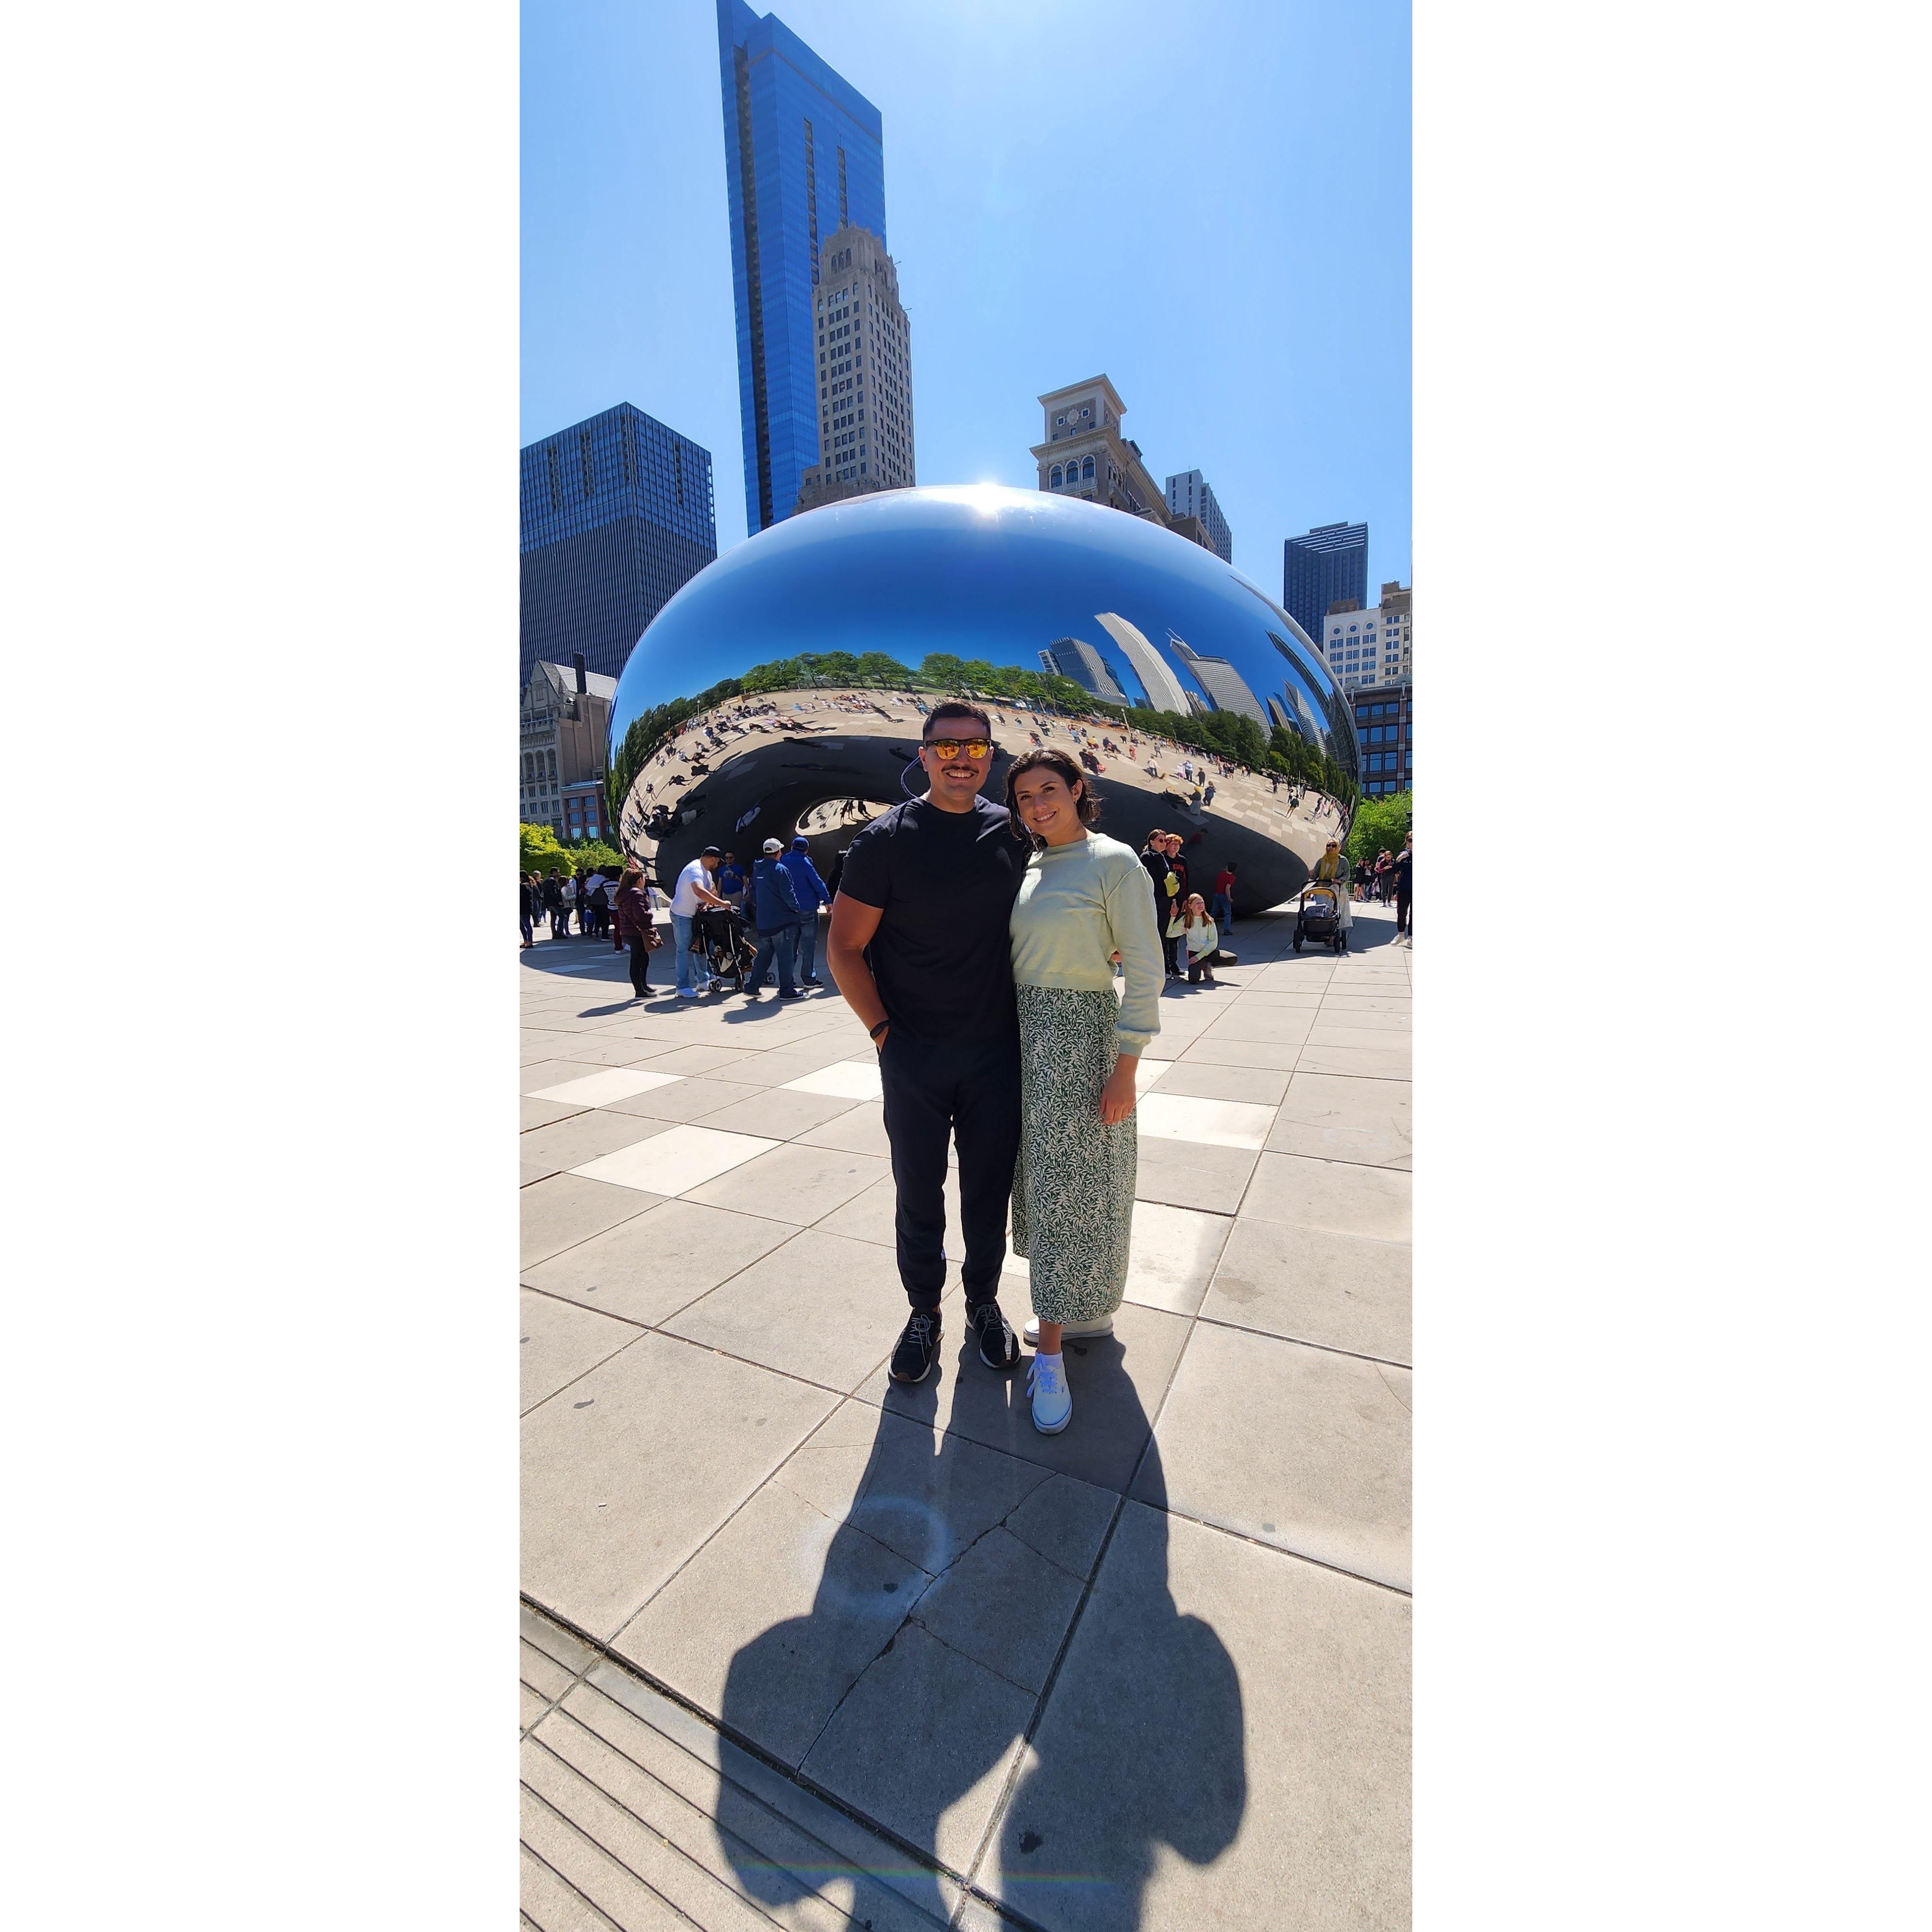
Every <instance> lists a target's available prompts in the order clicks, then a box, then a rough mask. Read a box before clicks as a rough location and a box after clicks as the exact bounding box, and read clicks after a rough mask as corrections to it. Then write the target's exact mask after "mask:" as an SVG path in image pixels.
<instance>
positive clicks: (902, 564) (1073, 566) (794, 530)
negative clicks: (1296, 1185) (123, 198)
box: [609, 484, 1358, 911]
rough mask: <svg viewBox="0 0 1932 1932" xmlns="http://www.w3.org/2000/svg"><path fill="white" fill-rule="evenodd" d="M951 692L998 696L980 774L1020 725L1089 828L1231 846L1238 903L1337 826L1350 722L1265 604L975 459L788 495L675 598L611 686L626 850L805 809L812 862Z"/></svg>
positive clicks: (763, 822) (1260, 894) (829, 850)
mask: <svg viewBox="0 0 1932 1932" xmlns="http://www.w3.org/2000/svg"><path fill="white" fill-rule="evenodd" d="M967 693H970V694H975V695H977V697H978V698H979V699H980V700H981V701H982V702H983V703H984V705H985V707H986V709H987V710H988V711H989V712H990V713H991V714H992V718H993V720H994V725H993V730H994V736H995V739H996V740H997V741H998V748H997V750H996V751H995V757H994V769H993V773H992V777H991V778H989V780H988V781H987V784H986V794H987V796H989V797H991V798H993V799H1003V798H1004V795H1005V785H1006V770H1007V766H1008V764H1009V763H1010V762H1011V760H1012V759H1013V757H1014V756H1015V755H1016V754H1018V753H1019V752H1020V751H1024V750H1026V749H1028V748H1031V745H1033V744H1034V742H1035V741H1036V738H1037V739H1038V740H1039V741H1040V742H1045V743H1046V744H1049V745H1058V746H1060V747H1061V748H1063V749H1066V750H1069V751H1073V752H1074V753H1075V754H1076V756H1078V757H1079V758H1080V761H1081V763H1082V764H1083V765H1084V766H1085V767H1086V769H1087V770H1088V774H1089V775H1090V777H1091V780H1092V782H1093V785H1094V790H1095V791H1096V792H1097V793H1098V795H1099V796H1100V800H1101V802H1102V807H1103V810H1102V814H1101V818H1100V829H1101V830H1102V831H1103V832H1107V833H1108V834H1109V835H1111V836H1112V837H1113V838H1118V839H1121V840H1122V841H1124V842H1126V843H1127V844H1130V845H1133V847H1136V849H1138V848H1139V847H1140V845H1141V844H1142V843H1143V841H1145V838H1146V836H1147V834H1148V832H1149V830H1150V829H1152V828H1153V827H1154V826H1162V827H1163V828H1165V829H1167V830H1169V831H1172V832H1178V833H1180V834H1181V838H1182V839H1183V840H1184V841H1185V849H1186V851H1187V857H1188V859H1189V862H1190V870H1191V871H1192V873H1193V877H1194V879H1195V880H1196V883H1197V884H1203V885H1205V884H1206V883H1209V882H1211V880H1212V877H1213V876H1214V874H1215V873H1216V872H1217V871H1219V870H1220V868H1221V867H1222V865H1223V864H1224V863H1226V862H1227V861H1229V860H1230V859H1232V860H1233V861H1234V862H1235V864H1236V865H1237V868H1238V886H1237V889H1236V892H1235V907H1236V909H1237V910H1238V911H1254V910H1259V908H1261V907H1265V906H1269V905H1273V904H1278V903H1279V902H1280V901H1282V900H1283V899H1284V898H1289V897H1291V896H1292V895H1293V894H1294V893H1295V892H1297V891H1298V890H1299V889H1300V888H1301V886H1302V884H1303V883H1304V881H1305V880H1307V876H1308V873H1309V870H1310V867H1311V866H1312V865H1313V863H1314V861H1315V860H1316V859H1317V858H1318V857H1319V856H1320V854H1321V852H1322V847H1323V845H1324V844H1325V843H1326V841H1328V839H1329V838H1333V837H1334V836H1336V835H1337V834H1338V832H1340V829H1342V828H1343V826H1346V822H1347V805H1346V799H1347V798H1348V797H1349V796H1352V793H1353V787H1354V786H1355V782H1356V779H1357V773H1358V758H1357V751H1356V744H1355V725H1354V721H1353V718H1352V714H1351V712H1350V709H1349V705H1348V703H1347V702H1346V700H1345V699H1344V697H1343V695H1342V693H1341V691H1340V688H1339V686H1338V685H1337V684H1336V682H1335V681H1334V679H1333V678H1332V677H1331V676H1330V675H1329V673H1328V669H1327V667H1326V666H1325V665H1324V664H1323V663H1322V659H1321V657H1320V655H1319V653H1318V652H1316V649H1315V647H1314V646H1313V644H1311V643H1310V641H1309V640H1308V639H1307V637H1306V636H1305V635H1304V634H1303V632H1302V631H1301V630H1299V629H1298V628H1297V627H1296V625H1295V621H1294V619H1292V618H1291V617H1289V616H1288V615H1287V613H1286V612H1285V611H1283V610H1282V608H1281V607H1280V605H1279V604H1277V603H1275V602H1274V600H1273V599H1272V598H1269V597H1268V596H1267V595H1265V593H1264V592H1262V591H1260V590H1259V589H1256V586H1254V585H1253V584H1252V583H1250V582H1249V581H1248V580H1247V578H1246V577H1243V576H1242V575H1241V574H1240V572H1239V571H1235V570H1233V569H1231V568H1229V566H1228V565H1226V564H1225V563H1223V562H1222V561H1221V560H1220V558H1219V557H1217V556H1215V555H1214V553H1212V552H1211V551H1209V550H1203V549H1202V548H1201V547H1199V545H1198V544H1193V543H1190V542H1188V541H1186V540H1185V539H1184V538H1181V537H1178V536H1176V535H1174V534H1172V532H1169V531H1166V530H1163V529H1160V528H1158V527H1157V526H1155V525H1154V524H1153V523H1147V522H1144V521H1142V520H1140V519H1139V518H1137V517H1130V516H1127V515H1125V514H1123V513H1122V512H1121V511H1118V510H1114V509H1109V508H1105V507H1103V506H1102V505H1098V504H1093V503H1084V502H1069V501H1067V500H1066V499H1063V498H1061V497H1057V496H1049V495H1047V494H1046V493H1043V492H1039V491H1034V490H1012V489H1006V488H1002V487H995V486H993V485H990V484H974V485H969V486H960V487H937V488H933V487H929V488H923V489H915V490H889V491H882V492H880V493H877V494H875V495H871V496H863V497H860V498H859V499H856V500H854V501H849V502H841V503H837V504H832V505H827V506H826V507H825V508H821V509H817V510H811V511H806V512H805V513H804V514H802V515H799V516H794V517H790V518H788V519H787V520H785V521H784V522H783V523H778V524H775V525H774V526H772V528H771V529H768V530H766V531H763V532H761V533H760V535H757V536H755V537H753V538H751V539H750V540H749V541H747V542H745V543H743V544H739V546H738V547H736V549H735V550H730V551H727V553H725V554H724V556H721V557H720V558H719V559H718V560H717V562H715V563H712V564H711V565H709V566H707V567H706V568H705V569H704V570H703V571H700V573H699V574H697V576H696V577H693V578H692V579H691V581H690V582H689V583H687V584H686V585H685V586H684V588H683V589H681V590H680V591H679V592H678V593H677V595H676V596H675V597H673V598H672V599H671V600H670V602H669V603H667V604H665V606H664V608H663V609H662V610H661V611H659V612H658V615H657V616H656V618H655V620H654V621H653V622H652V624H651V625H650V628H649V629H648V630H646V631H645V633H644V634H643V637H641V638H640V640H638V643H637V647H636V648H635V649H634V650H633V651H632V652H631V655H630V658H629V661H628V662H627V663H626V664H625V667H624V670H623V674H622V676H621V677H620V678H619V679H618V682H617V693H616V697H615V699H614V700H613V703H612V706H611V712H610V760H609V769H610V774H611V781H612V792H613V798H614V799H615V801H616V817H615V823H616V826H617V827H618V829H619V835H620V836H621V838H622V841H623V844H624V847H625V850H626V851H627V852H628V853H630V854H631V856H633V857H634V858H636V859H640V860H642V861H643V863H644V864H645V865H646V867H647V868H648V869H649V872H650V874H651V876H652V877H653V878H655V879H657V880H660V881H661V883H663V884H664V886H666V887H668V886H669V885H670V882H671V880H672V879H673V877H675V875H676V871H677V869H678V868H679V867H680V866H681V865H683V864H685V862H686V861H688V859H691V857H693V856H695V854H696V853H697V852H698V851H700V850H701V849H702V848H703V847H704V846H706V845H707V844H715V845H718V846H720V847H723V848H724V849H725V850H728V851H733V852H735V853H737V854H738V856H739V859H741V860H744V861H748V860H749V859H751V857H752V856H754V855H755V854H756V853H757V850H758V849H759V847H760V844H762V842H763V841H764V840H765V839H766V838H780V839H784V840H787V841H789V840H790V839H791V838H793V837H794V836H795V835H798V834H799V833H802V834H803V835H805V837H806V838H808V839H809V840H810V841H811V844H812V849H813V856H814V859H815V861H816V862H817V864H818V866H819V868H820V871H824V870H825V869H826V866H827V865H829V863H830V862H831V859H832V856H833V854H834V853H835V852H836V851H838V850H840V849H842V847H844V846H845V845H846V844H849V843H850V840H851V838H852V836H853V834H854V833H855V832H856V831H857V830H858V829H859V826H861V825H862V824H863V823H865V820H868V819H869V818H871V817H873V816H874V815H875V814H877V813H878V812H880V811H883V810H884V809H885V808H886V807H887V806H888V805H895V804H897V803H898V802H899V801H900V800H901V799H903V798H904V797H906V796H909V795H910V794H911V793H916V792H919V791H922V790H924V788H925V777H924V774H923V773H922V771H921V770H920V769H919V766H918V765H917V763H916V762H915V761H914V753H915V749H916V745H917V742H918V739H919V731H920V727H921V726H922V723H923V722H924V718H925V714H926V711H927V710H928V709H930V707H931V706H932V705H933V704H935V703H937V702H938V700H940V699H941V698H942V697H947V696H950V695H955V694H967ZM1150 713H1159V714H1163V715H1162V716H1160V717H1158V718H1150V716H1149V714H1150ZM1271 754H1272V755H1271ZM1283 766H1286V770H1284V769H1283ZM1338 795H1339V796H1338Z"/></svg>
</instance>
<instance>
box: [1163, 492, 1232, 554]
mask: <svg viewBox="0 0 1932 1932" xmlns="http://www.w3.org/2000/svg"><path fill="white" fill-rule="evenodd" d="M1167 510H1168V514H1169V516H1172V517H1199V518H1200V519H1201V525H1202V528H1203V529H1205V530H1206V532H1208V548H1209V549H1210V550H1212V551H1213V552H1214V554H1215V555H1216V556H1218V557H1219V558H1220V559H1221V561H1222V562H1223V563H1232V562H1234V560H1235V533H1234V532H1233V531H1232V530H1231V529H1229V527H1228V520H1227V518H1226V517H1224V516H1223V515H1222V514H1221V506H1220V504H1219V503H1217V502H1215V500H1214V491H1213V490H1211V489H1209V488H1208V479H1207V478H1206V477H1205V476H1203V475H1202V473H1201V472H1200V471H1199V470H1198V469H1184V470H1183V471H1182V472H1181V474H1180V475H1178V476H1170V477H1169V478H1168V479H1167Z"/></svg>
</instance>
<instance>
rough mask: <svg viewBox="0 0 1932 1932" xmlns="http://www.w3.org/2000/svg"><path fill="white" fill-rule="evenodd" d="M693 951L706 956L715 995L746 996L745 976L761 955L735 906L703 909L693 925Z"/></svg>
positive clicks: (700, 909)
mask: <svg viewBox="0 0 1932 1932" xmlns="http://www.w3.org/2000/svg"><path fill="white" fill-rule="evenodd" d="M691 939H692V941H693V942H694V944H693V946H692V949H691V950H693V951H694V952H696V953H702V954H703V956H704V963H705V966H706V970H707V971H709V974H710V976H711V990H712V992H714V993H742V992H743V991H744V990H745V974H746V973H747V972H748V971H749V970H750V968H751V962H752V961H753V960H754V959H756V958H757V956H758V949H757V947H755V946H754V945H753V944H751V939H750V938H749V936H748V935H747V933H746V932H745V917H744V915H743V913H740V912H739V911H738V910H737V909H736V907H732V906H700V907H698V909H697V916H696V917H695V918H694V920H693V921H692V923H691Z"/></svg>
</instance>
